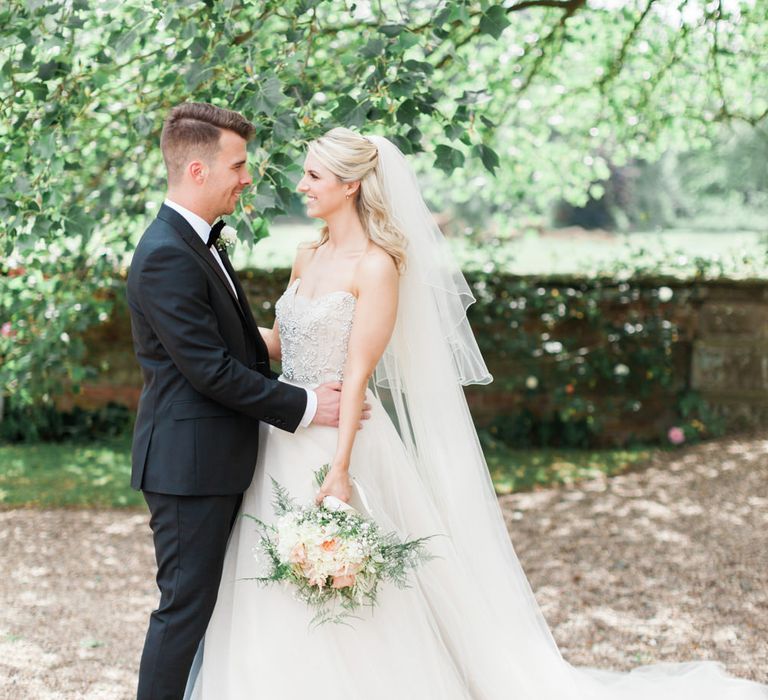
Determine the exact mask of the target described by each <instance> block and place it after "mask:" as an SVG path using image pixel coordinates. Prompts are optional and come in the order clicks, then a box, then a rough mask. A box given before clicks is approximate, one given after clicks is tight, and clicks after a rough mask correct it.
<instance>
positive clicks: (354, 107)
mask: <svg viewBox="0 0 768 700" xmlns="http://www.w3.org/2000/svg"><path fill="white" fill-rule="evenodd" d="M370 105H371V103H370V102H369V101H368V100H364V101H363V102H360V103H358V102H357V101H356V100H354V99H353V98H351V97H350V96H349V95H342V96H341V97H340V98H339V100H338V105H337V107H336V109H334V110H333V117H334V119H336V121H338V122H339V124H343V125H344V126H347V127H351V126H362V125H363V124H364V123H365V121H366V117H367V114H368V109H369V108H370Z"/></svg>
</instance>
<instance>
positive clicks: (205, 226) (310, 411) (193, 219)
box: [164, 199, 317, 428]
mask: <svg viewBox="0 0 768 700" xmlns="http://www.w3.org/2000/svg"><path fill="white" fill-rule="evenodd" d="M164 204H165V206H167V207H170V208H171V209H173V210H174V211H175V212H177V213H179V214H181V216H183V217H184V219H185V220H186V222H187V223H188V224H189V225H190V226H191V227H192V228H193V229H194V230H195V233H196V234H197V235H198V236H200V240H201V241H202V242H203V243H204V244H205V246H206V247H207V246H208V235H209V234H210V233H211V225H210V224H209V223H208V222H207V221H206V220H205V219H203V218H202V217H201V216H198V215H197V214H195V212H193V211H190V210H189V209H187V208H186V207H182V206H181V204H176V202H172V201H171V200H170V199H166V200H165V202H164ZM208 250H210V251H211V254H212V255H213V257H214V258H215V259H216V262H217V263H218V264H219V267H220V268H221V271H222V272H223V273H224V277H226V278H227V282H229V286H230V287H232V293H233V294H234V295H235V298H237V289H236V288H235V285H234V282H232V278H231V277H230V276H229V273H228V272H227V269H226V268H225V267H224V263H223V262H221V256H220V255H219V251H218V250H216V246H211V247H210V248H208ZM305 391H306V392H307V407H306V409H305V410H304V416H303V417H302V419H301V422H300V423H299V425H300V426H301V427H302V428H306V427H307V426H308V425H309V424H310V423H311V422H312V419H313V418H314V417H315V413H317V394H315V392H314V391H312V390H311V389H305Z"/></svg>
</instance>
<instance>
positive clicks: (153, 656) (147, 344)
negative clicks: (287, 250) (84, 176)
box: [127, 103, 340, 700]
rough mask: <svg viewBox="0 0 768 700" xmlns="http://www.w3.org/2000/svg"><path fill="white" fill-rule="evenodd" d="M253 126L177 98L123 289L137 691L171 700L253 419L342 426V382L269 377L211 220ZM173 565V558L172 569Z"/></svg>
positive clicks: (228, 203)
mask: <svg viewBox="0 0 768 700" xmlns="http://www.w3.org/2000/svg"><path fill="white" fill-rule="evenodd" d="M252 133H253V125H252V124H250V122H248V121H247V120H246V119H244V118H243V117H242V116H241V115H239V114H237V113H235V112H231V111H229V110H223V109H219V108H216V107H213V106H212V105H206V104H195V103H189V104H183V105H180V106H178V107H176V108H175V109H174V110H173V111H172V112H171V114H170V115H169V117H168V119H167V120H166V123H165V125H164V128H163V134H162V138H161V148H162V152H163V158H164V161H165V164H166V169H167V173H168V195H167V198H166V201H165V203H164V204H163V206H162V207H161V209H160V211H159V213H158V215H157V218H156V219H155V220H154V221H153V222H152V223H151V224H150V226H149V227H148V228H147V230H146V232H145V233H144V235H143V236H142V238H141V240H140V242H139V244H138V245H137V248H136V251H135V254H134V257H133V261H132V264H131V269H130V273H129V276H128V285H127V297H128V305H129V310H130V315H131V326H132V333H133V342H134V349H135V352H136V357H137V359H138V361H139V364H140V366H141V370H142V375H143V379H144V387H143V390H142V393H141V398H140V401H139V408H138V414H137V417H136V427H135V430H134V440H133V448H132V475H131V485H132V486H133V487H134V488H137V489H141V490H142V491H143V492H144V495H145V500H146V501H147V504H148V506H149V510H150V514H151V519H150V526H151V528H152V532H153V536H154V543H155V553H156V558H157V565H158V574H157V583H158V586H159V588H160V596H161V597H160V604H159V607H158V609H157V610H156V611H155V612H153V613H152V616H151V618H150V624H149V630H148V632H147V638H146V642H145V647H144V652H143V655H142V661H141V669H140V677H139V694H138V696H139V698H140V699H141V700H147V699H149V698H152V699H155V698H158V699H159V698H163V699H165V698H169V699H170V698H179V699H180V698H181V697H182V696H183V692H184V685H185V682H186V678H187V673H188V671H189V667H190V665H191V663H192V658H193V656H194V653H195V650H196V648H197V645H198V643H199V641H200V639H201V638H202V636H203V634H204V632H205V628H206V626H207V624H208V620H209V618H210V615H211V611H212V610H213V606H214V603H215V601H216V593H217V590H218V586H219V579H220V577H221V569H222V564H223V559H224V552H225V548H226V542H227V538H228V536H229V532H230V529H231V526H232V523H233V521H234V517H235V515H236V513H237V509H238V507H239V502H240V498H241V496H242V493H243V491H244V490H245V489H246V488H247V487H248V485H249V484H250V482H251V479H252V477H253V471H254V466H255V464H256V457H257V451H258V445H259V422H260V421H264V422H266V423H270V424H272V425H274V426H276V427H278V428H281V429H283V430H287V431H291V432H293V431H295V430H296V429H297V428H298V427H299V426H300V425H308V424H309V423H310V422H314V423H319V424H325V425H333V424H334V423H336V422H337V421H338V406H339V394H340V392H339V388H340V387H338V386H325V387H319V388H318V390H317V391H316V392H307V391H306V390H304V389H301V388H297V387H294V386H290V385H288V384H285V383H282V382H278V381H275V380H273V379H272V374H271V371H270V368H269V356H268V353H267V348H266V346H265V345H264V342H263V340H262V338H261V336H260V334H259V331H258V328H257V326H256V322H255V321H254V318H253V316H252V314H251V312H250V309H249V307H248V304H247V301H246V298H245V294H244V291H243V289H242V286H241V285H240V282H239V280H238V279H237V276H236V274H235V273H234V270H233V268H232V266H231V264H230V262H229V259H228V258H227V255H226V252H224V251H219V250H218V249H217V248H216V246H215V245H209V243H210V242H211V241H210V239H211V236H210V234H211V226H212V224H213V222H214V221H215V220H216V219H217V218H218V217H220V216H222V215H225V214H231V213H232V212H233V211H234V208H235V206H236V204H237V200H238V198H239V196H240V194H241V192H242V191H243V190H244V189H245V188H246V187H247V186H248V185H250V184H251V177H250V174H249V172H248V167H247V163H246V158H247V156H246V144H247V140H248V139H249V138H250V136H251V134H252ZM182 561H183V566H182Z"/></svg>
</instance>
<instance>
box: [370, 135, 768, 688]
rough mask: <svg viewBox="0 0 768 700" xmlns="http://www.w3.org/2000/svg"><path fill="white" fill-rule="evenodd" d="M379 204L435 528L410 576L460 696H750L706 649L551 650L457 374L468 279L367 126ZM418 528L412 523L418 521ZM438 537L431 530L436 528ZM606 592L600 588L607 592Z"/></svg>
mask: <svg viewBox="0 0 768 700" xmlns="http://www.w3.org/2000/svg"><path fill="white" fill-rule="evenodd" d="M369 138H370V140H371V141H372V142H373V143H374V144H375V145H376V146H377V149H378V153H379V168H378V170H379V179H380V184H381V185H382V188H383V190H384V192H385V196H386V198H387V200H388V205H389V209H390V212H391V214H392V215H393V217H394V218H395V220H396V221H397V223H398V225H399V226H400V228H401V229H402V230H403V232H404V233H405V234H406V238H407V240H408V248H407V256H408V257H407V263H406V270H405V272H404V273H403V275H402V278H401V282H400V301H399V307H398V316H397V322H396V325H395V330H394V333H393V336H392V339H391V341H390V343H389V345H388V347H387V350H386V351H385V353H384V356H383V357H382V359H381V360H380V362H379V365H378V367H377V369H376V373H375V384H376V386H377V387H379V388H381V389H385V390H386V391H387V393H388V394H389V398H390V399H391V404H392V406H393V407H394V413H395V414H396V422H397V427H398V431H399V433H400V435H401V438H402V440H403V442H404V444H405V446H406V449H407V451H408V454H409V456H410V459H411V460H412V461H413V463H414V464H415V465H416V468H417V470H418V474H419V477H420V479H421V480H422V482H423V483H424V485H425V487H426V490H427V492H428V493H429V494H430V496H431V500H432V503H430V504H425V508H429V509H430V510H432V509H433V508H434V512H435V513H436V514H437V518H438V519H439V522H440V525H441V529H442V534H444V535H446V537H445V538H441V540H442V544H440V545H439V546H440V547H442V548H443V551H442V552H439V553H441V554H444V555H445V556H443V557H442V562H443V564H442V567H443V568H442V570H441V569H440V566H441V565H440V560H439V561H438V563H437V564H436V566H437V569H432V570H433V571H437V572H439V575H437V576H435V575H431V576H429V577H425V579H424V580H422V581H420V585H422V586H423V587H425V588H427V589H428V590H426V591H425V592H426V597H427V599H428V601H429V605H430V606H431V607H432V609H433V613H434V615H433V617H434V620H435V621H436V622H435V624H436V625H437V626H438V627H439V630H438V632H439V634H440V637H441V639H442V640H444V643H445V645H446V646H447V647H448V648H449V649H450V650H451V652H452V656H453V658H454V659H456V663H457V665H458V667H459V668H458V670H459V672H460V673H461V674H462V675H463V677H464V679H465V682H466V686H467V688H468V689H469V692H470V694H471V697H473V698H478V699H479V698H482V699H488V700H497V699H498V700H502V698H503V699H504V700H507V699H510V700H511V699H512V698H514V699H515V700H522V699H523V698H525V699H527V700H566V699H568V700H570V699H571V698H574V699H578V700H593V699H594V700H618V699H622V700H623V699H629V700H635V699H637V700H640V699H641V698H642V699H643V700H649V699H650V698H653V700H662V699H665V698H668V699H669V700H672V698H674V699H675V700H681V699H683V698H685V699H687V698H696V699H697V700H725V699H730V698H733V699H734V700H735V699H737V698H738V699H739V700H751V699H755V700H757V699H758V698H760V699H762V700H765V698H768V687H764V686H761V685H758V684H756V683H750V682H748V681H745V680H740V679H735V678H731V677H729V676H727V675H726V674H725V673H724V671H723V669H722V667H721V666H720V665H719V664H717V663H714V662H707V661H702V662H693V663H684V664H658V665H654V666H646V667H641V668H638V669H635V670H634V671H632V672H630V673H613V672H607V671H598V670H595V669H577V668H574V667H572V666H570V665H569V664H568V663H567V662H566V661H565V660H564V659H563V658H562V656H561V654H560V652H559V650H558V648H557V645H556V643H555V641H554V639H553V637H552V635H551V633H550V631H549V628H548V626H547V624H546V621H545V619H544V616H543V614H542V613H541V611H540V609H539V607H538V604H537V602H536V599H535V597H534V595H533V592H532V590H531V588H530V586H529V584H528V581H527V579H526V577H525V574H524V573H523V570H522V568H521V566H520V563H519V561H518V559H517V556H516V554H515V552H514V549H513V547H512V544H511V543H510V539H509V535H508V532H507V529H506V525H505V522H504V518H503V516H502V513H501V510H500V508H499V505H498V501H497V499H496V494H495V492H494V488H493V484H492V482H491V478H490V475H489V472H488V468H487V465H486V462H485V458H484V456H483V452H482V449H481V447H480V443H479V441H478V438H477V433H476V431H475V428H474V424H473V422H472V418H471V415H470V413H469V409H468V406H467V402H466V399H465V397H464V393H463V389H462V386H463V385H466V384H477V383H479V384H485V383H488V382H490V381H491V376H490V374H489V372H488V370H487V368H486V365H485V363H484V361H483V358H482V356H481V354H480V351H479V349H478V347H477V343H476V341H475V338H474V336H473V334H472V331H471V329H470V327H469V324H468V322H467V316H466V309H467V307H468V306H469V305H470V304H471V303H473V302H474V297H473V295H472V292H471V290H470V288H469V286H468V285H467V283H466V281H465V280H464V277H463V275H462V273H461V270H460V268H459V266H458V264H457V263H456V261H455V260H454V259H453V257H452V255H451V253H450V251H449V249H448V246H447V244H446V242H445V240H444V238H443V236H442V234H441V232H440V230H439V229H438V227H437V225H436V224H435V222H434V219H433V217H432V215H431V214H430V212H429V210H428V208H427V206H426V204H425V203H424V200H423V198H422V196H421V193H420V191H419V187H418V183H417V181H416V178H415V175H414V173H413V171H412V170H411V168H410V166H409V165H408V163H407V161H406V159H405V157H404V156H403V154H402V153H401V152H400V151H399V150H398V149H397V147H396V146H395V145H394V144H392V143H391V142H390V141H389V140H387V139H385V138H383V137H380V136H372V137H369ZM422 534H423V533H422ZM436 541H439V540H436ZM606 595H610V591H608V592H607V593H606Z"/></svg>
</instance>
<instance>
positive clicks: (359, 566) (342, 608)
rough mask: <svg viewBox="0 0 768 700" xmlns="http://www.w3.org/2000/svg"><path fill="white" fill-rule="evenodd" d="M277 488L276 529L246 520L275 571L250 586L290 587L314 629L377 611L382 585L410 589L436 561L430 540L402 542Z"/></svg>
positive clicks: (319, 475) (320, 475) (353, 515)
mask: <svg viewBox="0 0 768 700" xmlns="http://www.w3.org/2000/svg"><path fill="white" fill-rule="evenodd" d="M327 471H328V465H326V466H324V467H323V468H322V469H320V470H319V471H317V472H316V473H315V479H316V480H317V483H318V485H320V484H322V483H323V480H324V479H325V475H326V474H327ZM272 488H273V506H274V509H275V515H277V520H276V521H275V523H274V524H273V525H267V524H265V523H264V522H262V521H261V520H259V519H258V518H255V517H253V516H251V515H247V514H245V515H244V517H247V518H250V519H251V520H253V521H255V522H256V524H257V525H258V527H259V529H260V535H261V537H260V540H259V547H260V549H261V550H262V551H263V553H264V554H265V555H266V558H267V562H268V566H269V570H268V572H267V573H266V575H264V576H259V577H255V578H252V579H249V580H255V581H258V582H260V583H263V584H268V583H278V582H286V583H287V584H289V585H290V586H291V587H292V588H293V589H294V592H295V594H296V596H297V598H298V599H299V600H302V601H304V602H305V603H306V604H307V605H308V606H309V607H310V608H312V609H314V610H315V616H314V617H313V618H312V620H311V623H310V624H318V625H319V624H323V623H325V622H342V621H343V620H344V619H345V618H347V617H350V616H351V615H352V614H353V613H354V611H355V610H357V609H358V608H360V607H362V606H370V607H374V606H375V605H376V597H377V592H378V588H379V585H380V584H381V583H382V582H384V581H389V582H392V583H394V584H395V585H396V586H397V587H398V588H405V587H407V585H408V580H407V575H408V572H409V571H411V570H413V569H415V568H416V567H417V566H418V565H419V564H420V563H422V562H425V561H428V560H429V559H431V557H430V555H429V553H428V552H427V551H426V550H425V548H424V544H425V542H426V541H427V540H428V539H429V537H422V538H420V539H416V540H407V541H402V540H400V538H399V537H398V536H397V535H396V534H395V533H394V532H390V533H383V532H382V531H381V530H380V529H379V526H378V525H377V524H376V523H375V522H374V521H373V520H369V519H367V518H365V517H363V516H362V515H360V514H359V513H358V512H357V511H355V510H353V509H351V508H349V509H333V508H329V507H327V506H326V505H320V506H317V505H314V504H312V505H303V506H299V505H296V503H295V502H294V500H293V499H292V498H291V497H290V495H289V494H288V492H287V491H286V489H284V488H283V487H282V486H281V485H280V484H278V483H277V482H276V481H275V480H274V479H272Z"/></svg>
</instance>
